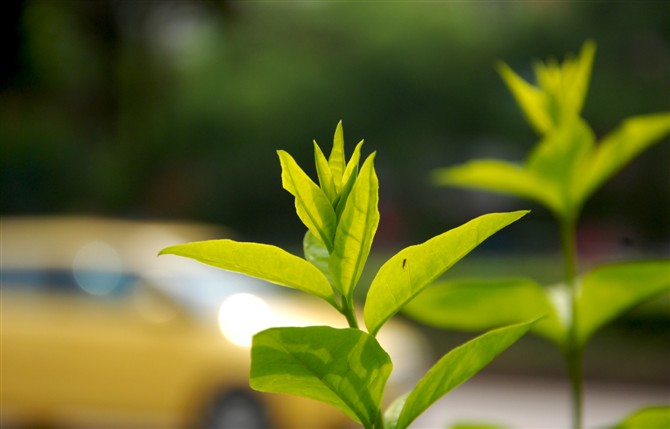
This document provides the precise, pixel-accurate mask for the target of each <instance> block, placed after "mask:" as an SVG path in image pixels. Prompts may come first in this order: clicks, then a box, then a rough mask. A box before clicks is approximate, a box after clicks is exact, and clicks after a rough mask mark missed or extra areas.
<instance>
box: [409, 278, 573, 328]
mask: <svg viewBox="0 0 670 429" xmlns="http://www.w3.org/2000/svg"><path fill="white" fill-rule="evenodd" d="M402 312H403V314H405V315H406V316H409V317H410V318H412V319H414V320H416V321H418V322H421V323H423V324H426V325H429V326H434V327H437V328H443V329H459V330H465V331H484V330H488V329H493V328H497V327H500V326H503V325H509V324H512V323H519V322H522V321H526V320H530V319H534V318H537V317H539V316H544V317H543V318H542V319H541V320H540V321H538V322H537V323H536V324H535V325H534V326H533V330H534V331H536V332H541V333H542V334H543V336H546V337H552V338H555V339H556V340H561V339H562V338H561V336H562V332H563V327H561V326H560V322H559V320H558V316H557V315H556V312H555V309H554V307H553V306H552V305H551V303H550V301H549V300H548V298H547V295H546V293H545V291H544V290H543V288H542V286H540V285H539V284H537V283H536V282H535V281H533V280H530V279H523V278H508V279H459V280H452V281H445V282H438V283H435V284H433V285H431V286H430V287H428V288H426V289H425V290H424V291H423V292H421V293H420V294H419V295H418V296H417V297H416V298H414V299H413V300H412V301H410V302H409V303H408V304H407V305H406V306H405V307H404V308H403V310H402Z"/></svg>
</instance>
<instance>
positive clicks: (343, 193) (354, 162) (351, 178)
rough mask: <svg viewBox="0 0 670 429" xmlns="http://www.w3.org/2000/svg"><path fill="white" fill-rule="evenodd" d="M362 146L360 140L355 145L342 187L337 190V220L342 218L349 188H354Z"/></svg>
mask: <svg viewBox="0 0 670 429" xmlns="http://www.w3.org/2000/svg"><path fill="white" fill-rule="evenodd" d="M362 146H363V141H362V140H361V141H360V142H359V143H358V145H356V148H355V149H354V153H353V154H352V155H351V159H350V160H349V163H348V164H347V168H346V170H345V171H344V176H342V187H341V188H340V190H339V195H338V198H337V202H336V208H335V212H336V214H337V218H338V219H339V218H340V216H342V211H343V210H344V207H345V206H346V203H347V199H348V198H349V192H351V188H353V187H354V183H356V178H357V177H358V163H359V161H360V159H361V147H362Z"/></svg>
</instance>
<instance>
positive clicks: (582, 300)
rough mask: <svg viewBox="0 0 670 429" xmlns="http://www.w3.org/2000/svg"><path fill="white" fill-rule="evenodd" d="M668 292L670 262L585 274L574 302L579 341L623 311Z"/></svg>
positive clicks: (623, 265)
mask: <svg viewBox="0 0 670 429" xmlns="http://www.w3.org/2000/svg"><path fill="white" fill-rule="evenodd" d="M663 292H670V261H669V260H661V261H645V262H628V263H621V264H615V265H609V266H605V267H601V268H598V269H596V270H594V271H592V272H590V273H589V274H587V275H586V276H585V277H584V279H583V280H582V287H581V290H580V294H579V298H578V301H577V311H578V313H577V314H578V315H577V320H578V336H579V341H580V342H581V343H582V344H584V343H585V342H586V341H587V340H588V339H589V337H590V336H591V335H593V333H594V332H595V331H596V330H597V329H599V328H600V327H602V326H603V325H605V324H606V323H607V322H609V321H610V320H612V319H614V318H616V317H617V316H618V315H620V314H621V313H623V312H624V311H626V310H628V309H630V308H632V307H633V306H635V305H638V304H640V303H642V302H643V301H646V300H648V299H650V298H652V297H654V296H656V295H658V294H660V293H663Z"/></svg>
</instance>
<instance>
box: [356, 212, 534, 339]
mask: <svg viewBox="0 0 670 429" xmlns="http://www.w3.org/2000/svg"><path fill="white" fill-rule="evenodd" d="M526 213H528V212H527V211H516V212H511V213H490V214H486V215H483V216H479V217H478V218H476V219H473V220H471V221H470V222H467V223H466V224H464V225H461V226H459V227H457V228H454V229H452V230H450V231H447V232H445V233H443V234H441V235H438V236H437V237H434V238H432V239H430V240H428V241H426V242H425V243H422V244H418V245H414V246H410V247H407V248H405V249H403V250H401V251H400V252H398V253H397V254H396V255H395V256H393V257H392V258H391V259H389V260H388V261H387V262H386V263H385V264H384V265H383V266H382V267H381V268H380V269H379V271H378V272H377V275H376V276H375V278H374V280H373V281H372V284H371V285H370V289H369V291H368V295H367V299H366V302H365V308H364V317H365V325H366V326H367V328H368V331H369V332H370V333H372V334H373V335H375V334H376V333H377V332H378V331H379V329H380V328H381V326H382V325H383V324H384V323H385V322H386V321H387V320H388V319H389V318H390V317H391V316H393V315H394V314H395V313H397V312H398V311H399V310H400V309H401V308H402V307H403V306H404V305H405V304H407V303H408V302H409V301H410V300H412V299H413V298H414V297H415V296H417V295H418V294H419V293H420V292H421V291H422V290H423V289H424V288H425V287H426V286H428V285H429V284H431V283H432V282H433V281H435V279H437V278H438V277H439V276H441V275H442V274H443V273H444V272H445V271H447V270H448V269H449V268H451V266H452V265H454V264H455V263H456V262H458V261H459V260H460V259H461V258H463V257H464V256H465V255H467V254H468V253H469V252H470V251H471V250H472V249H474V248H475V247H477V246H478V245H479V244H480V243H482V242H483V241H484V240H486V239H487V238H488V237H490V236H491V235H493V234H494V233H496V232H497V231H499V230H500V229H502V228H504V227H505V226H507V225H509V224H511V223H512V222H515V221H516V220H518V219H519V218H521V217H522V216H524V215H525V214H526Z"/></svg>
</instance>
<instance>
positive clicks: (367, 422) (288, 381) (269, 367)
mask: <svg viewBox="0 0 670 429" xmlns="http://www.w3.org/2000/svg"><path fill="white" fill-rule="evenodd" d="M392 367H393V365H392V363H391V358H390V357H389V355H388V354H387V353H386V352H385V351H384V349H382V347H381V346H380V345H379V343H378V342H377V341H376V340H375V338H374V337H372V336H371V335H369V334H367V333H365V332H363V331H361V330H358V329H351V328H348V329H335V328H331V327H328V326H310V327H306V328H273V329H268V330H265V331H262V332H259V333H258V334H256V335H255V336H254V339H253V344H252V348H251V378H250V384H251V387H252V388H253V389H256V390H260V391H262V392H270V393H288V394H292V395H298V396H304V397H308V398H312V399H316V400H318V401H321V402H325V403H327V404H331V405H334V406H335V407H337V408H339V409H340V410H342V411H343V412H344V413H346V414H347V415H349V416H350V417H351V418H353V419H355V420H356V421H358V422H359V423H361V424H362V425H363V426H364V427H366V428H371V427H372V425H373V424H374V422H375V421H376V420H377V417H378V416H379V414H380V412H381V410H380V408H381V400H382V396H383V393H384V388H385V386H386V381H387V380H388V377H389V375H390V374H391V370H392Z"/></svg>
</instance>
